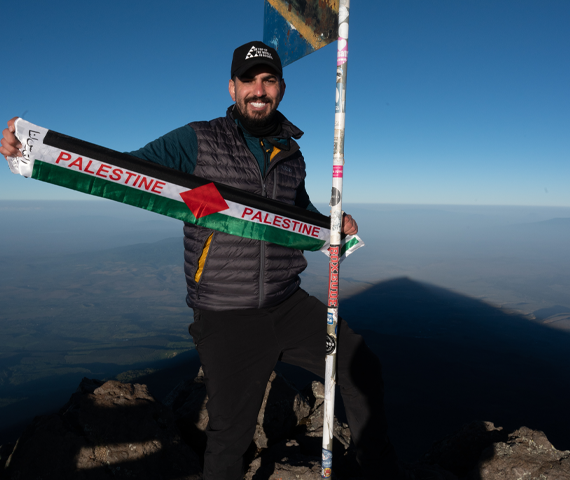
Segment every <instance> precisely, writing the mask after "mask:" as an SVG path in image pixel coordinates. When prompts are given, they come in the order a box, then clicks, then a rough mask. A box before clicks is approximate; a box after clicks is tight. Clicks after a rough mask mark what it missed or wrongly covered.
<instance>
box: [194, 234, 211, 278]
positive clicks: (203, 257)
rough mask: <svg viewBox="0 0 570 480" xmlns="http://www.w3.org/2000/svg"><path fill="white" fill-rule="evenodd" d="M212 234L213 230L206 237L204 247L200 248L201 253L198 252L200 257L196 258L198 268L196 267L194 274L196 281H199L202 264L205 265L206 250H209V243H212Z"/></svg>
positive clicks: (202, 269) (202, 270) (202, 268)
mask: <svg viewBox="0 0 570 480" xmlns="http://www.w3.org/2000/svg"><path fill="white" fill-rule="evenodd" d="M213 236H214V232H212V233H211V234H210V236H209V237H208V238H207V239H206V242H205V243H204V247H203V248H202V253H201V254H200V258H199V259H198V268H197V269H196V273H195V274H194V281H195V282H196V283H199V282H200V279H201V278H202V273H203V272H204V266H205V265H206V258H208V252H209V250H210V245H211V243H212V238H213Z"/></svg>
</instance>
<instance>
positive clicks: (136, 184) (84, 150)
mask: <svg viewBox="0 0 570 480" xmlns="http://www.w3.org/2000/svg"><path fill="white" fill-rule="evenodd" d="M15 127H16V136H17V137H18V140H19V141H20V142H21V143H22V145H23V148H22V154H23V156H22V157H9V158H8V164H9V166H10V170H12V172H13V173H16V174H20V175H23V176H24V177H31V178H34V179H36V180H40V181H43V182H47V183H52V184H54V185H59V186H62V187H66V188H70V189H72V190H77V191H79V192H83V193H87V194H89V195H95V196H99V197H103V198H107V199H109V200H115V201H118V202H122V203H126V204H129V205H132V206H135V207H139V208H144V209H146V210H149V211H152V212H155V213H159V214H161V215H165V216H168V217H172V218H176V219H178V220H182V221H184V222H188V223H192V224H195V225H199V226H201V227H205V228H211V229H213V230H216V231H219V232H224V233H228V234H230V235H236V236H240V237H245V238H252V239H254V240H263V241H267V242H271V243H276V244H278V245H283V246H286V247H290V248H297V249H300V250H310V251H317V250H320V251H322V252H324V253H326V254H327V255H328V248H329V236H330V233H329V232H330V231H329V226H330V225H329V222H330V220H329V218H328V217H325V216H324V215H320V214H317V213H314V212H309V211H308V210H304V209H302V208H299V207H295V206H291V205H286V204H283V203H281V202H278V201H275V200H271V199H268V198H265V197H261V196H259V195H255V194H252V193H249V192H245V191H243V190H239V189H237V188H233V187H230V186H228V185H224V184H220V183H217V182H210V181H209V180H206V179H204V178H201V177H197V176H195V175H188V174H184V173H181V172H179V171H177V170H173V169H170V168H167V167H163V166H161V165H157V164H154V163H152V162H148V161H145V160H141V159H139V158H137V157H133V156H131V155H128V154H124V153H120V152H116V151H114V150H110V149H107V148H104V147H100V146H98V145H94V144H92V143H88V142H84V141H82V140H78V139H76V138H73V137H69V136H67V135H63V134H61V133H57V132H54V131H53V130H48V129H46V128H43V127H39V126H37V125H33V124H32V123H29V122H27V121H25V120H23V119H21V118H20V119H18V120H17V121H16V124H15ZM361 246H364V243H363V242H362V240H361V239H360V238H359V237H358V236H347V237H346V238H345V242H344V245H343V254H344V256H345V257H346V256H347V255H349V254H350V253H352V252H354V251H355V250H357V249H358V248H360V247H361Z"/></svg>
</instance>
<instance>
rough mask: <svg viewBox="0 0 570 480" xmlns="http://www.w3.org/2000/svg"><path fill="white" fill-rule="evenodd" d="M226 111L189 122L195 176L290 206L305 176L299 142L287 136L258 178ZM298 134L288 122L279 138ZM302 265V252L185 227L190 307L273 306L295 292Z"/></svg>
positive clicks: (185, 265)
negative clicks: (194, 144)
mask: <svg viewBox="0 0 570 480" xmlns="http://www.w3.org/2000/svg"><path fill="white" fill-rule="evenodd" d="M230 110H231V107H230ZM230 110H228V115H227V116H226V117H220V118H217V119H214V120H211V121H209V122H194V123H191V124H190V126H191V127H192V128H193V129H194V131H195V132H196V136H197V138H198V160H197V165H196V169H195V170H194V174H195V175H198V176H200V177H203V178H207V179H208V180H212V181H215V182H220V183H224V184H226V185H230V186H232V187H236V188H239V189H241V190H245V191H248V192H252V193H256V194H258V195H263V196H266V197H269V198H274V199H277V200H279V201H281V202H284V203H287V204H290V205H294V203H295V195H296V190H297V187H299V185H300V184H301V182H302V181H303V180H304V178H305V161H304V160H303V156H302V155H301V152H300V151H299V146H298V145H297V143H296V142H295V141H294V140H292V139H291V149H290V150H289V151H281V152H279V153H278V154H277V155H276V156H275V158H274V159H273V160H272V162H271V164H270V167H269V168H268V171H267V174H266V176H265V178H262V176H261V172H260V170H259V165H258V163H257V160H256V159H255V157H254V156H253V154H252V153H251V152H250V151H249V149H248V148H247V146H246V143H245V140H244V138H243V134H242V133H241V131H240V129H239V128H238V126H237V125H236V123H235V122H234V120H233V119H232V117H231V113H230ZM299 133H300V134H302V132H300V131H299V130H298V129H297V128H296V127H294V126H293V125H292V124H290V123H288V122H286V123H284V124H283V131H282V134H281V135H282V136H287V138H290V137H292V136H294V135H296V136H297V138H298V137H299V136H300V135H299ZM210 235H212V240H211V242H210V247H209V250H208V253H207V257H206V260H205V263H204V267H203V270H202V273H201V276H200V278H199V281H198V282H196V280H195V277H196V272H197V270H198V260H199V258H200V256H201V255H202V252H203V250H204V246H205V244H206V242H207V240H208V238H209V237H210ZM306 266H307V262H306V260H305V257H304V256H303V254H302V252H301V251H300V250H294V249H292V248H287V247H282V246H280V245H275V244H273V243H268V242H262V241H258V240H251V239H247V238H241V237H236V236H234V235H228V234H225V233H222V232H217V231H214V230H210V229H207V228H203V227H199V226H196V225H192V224H188V223H186V224H185V226H184V272H185V275H186V285H187V290H188V295H187V297H186V301H187V303H188V305H189V306H190V307H192V308H198V309H206V310H230V309H240V308H265V307H270V306H273V305H277V304H279V303H281V302H282V301H283V300H285V299H286V298H287V297H289V296H290V295H292V294H293V293H294V292H295V291H296V290H297V288H298V287H299V284H300V283H301V281H300V279H299V274H300V273H301V272H302V271H303V270H304V269H305V268H306Z"/></svg>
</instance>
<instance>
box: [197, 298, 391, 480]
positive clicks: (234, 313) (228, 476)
mask: <svg viewBox="0 0 570 480" xmlns="http://www.w3.org/2000/svg"><path fill="white" fill-rule="evenodd" d="M338 332H339V333H338V350H337V383H338V384H339V386H340V391H341V394H342V398H343V401H344V405H345V408H346V414H347V418H348V423H349V426H350V430H351V433H352V438H353V440H354V443H355V445H356V448H357V456H358V460H359V462H360V464H361V466H362V467H363V468H364V470H365V471H367V472H370V473H369V474H368V475H369V477H370V478H395V477H396V476H397V475H396V473H395V469H396V457H395V454H394V450H393V448H392V446H391V444H390V442H389V440H388V437H387V433H386V419H385V416H384V400H383V384H382V377H381V368H382V367H381V365H380V362H379V360H378V358H377V357H376V356H375V355H374V354H373V353H372V352H371V351H370V350H369V348H368V347H367V346H366V344H365V343H364V341H363V340H362V337H361V336H360V335H357V334H356V333H354V332H353V331H352V330H351V329H350V328H349V327H348V325H347V324H346V322H344V320H342V319H339V330H338ZM190 333H191V334H192V337H193V338H194V342H195V344H196V348H197V350H198V353H199V355H200V361H201V362H202V366H203V368H204V378H205V382H206V389H207V392H208V396H209V400H208V404H207V409H208V415H209V418H210V422H209V424H208V428H207V432H206V434H207V438H208V442H207V446H206V454H205V460H204V480H238V479H239V478H241V475H242V457H243V454H244V453H245V451H246V450H247V448H248V447H249V445H250V443H251V441H252V438H253V434H254V432H255V424H256V419H257V415H258V413H259V408H260V406H261V402H262V400H263V395H264V393H265V387H266V385H267V381H268V379H269V376H270V375H271V372H272V371H273V368H274V367H275V364H276V362H277V361H278V360H281V361H282V362H285V363H289V364H292V365H297V366H300V367H302V368H305V369H307V370H309V371H311V372H313V373H315V374H317V375H319V376H321V377H324V373H325V337H326V306H325V305H324V304H323V303H322V302H320V301H319V300H317V299H316V298H315V297H311V296H309V295H308V294H307V293H306V292H305V291H303V290H298V291H297V292H296V293H295V294H293V295H292V296H291V297H290V298H288V299H287V300H285V301H284V302H283V303H281V304H280V305H278V306H276V307H271V308H264V309H248V310H231V311H210V310H195V315H194V323H193V324H192V325H191V326H190ZM319 454H320V452H315V455H319ZM333 468H334V467H333ZM381 475H384V476H382V477H381Z"/></svg>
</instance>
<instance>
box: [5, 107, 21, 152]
mask: <svg viewBox="0 0 570 480" xmlns="http://www.w3.org/2000/svg"><path fill="white" fill-rule="evenodd" d="M16 120H18V117H14V118H12V119H11V120H8V128H5V129H4V131H3V132H2V134H3V137H2V139H0V143H1V144H2V146H1V147H0V153H1V154H2V155H4V158H6V157H21V156H22V152H20V150H19V149H20V148H22V144H21V143H20V142H19V140H18V139H17V138H16V135H14V132H15V131H16V127H15V125H14V124H15V123H16Z"/></svg>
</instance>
